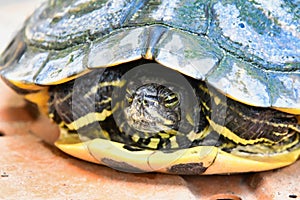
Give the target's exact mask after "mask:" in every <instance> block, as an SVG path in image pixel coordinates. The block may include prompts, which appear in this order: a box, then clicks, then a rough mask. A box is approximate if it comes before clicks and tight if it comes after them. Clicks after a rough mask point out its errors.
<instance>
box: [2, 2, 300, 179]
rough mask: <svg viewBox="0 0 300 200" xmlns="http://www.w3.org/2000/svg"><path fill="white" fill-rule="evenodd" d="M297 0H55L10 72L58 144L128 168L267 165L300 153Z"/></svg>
mask: <svg viewBox="0 0 300 200" xmlns="http://www.w3.org/2000/svg"><path fill="white" fill-rule="evenodd" d="M299 27H300V15H299V4H298V3H297V1H281V0H276V1H272V3H270V1H261V0H254V1H247V0H240V1H231V0H226V1H225V0H224V1H221V0H212V1H207V0H205V1H204V0H160V1H155V0H126V1H125V0H49V1H46V2H44V3H42V4H41V6H40V7H39V8H37V9H36V10H35V12H34V13H33V14H32V15H31V16H30V17H29V18H28V19H27V20H26V21H25V23H24V26H23V27H22V28H21V30H20V31H19V32H18V33H17V34H16V35H15V37H14V38H13V39H12V41H11V42H10V43H9V45H8V47H7V48H6V50H4V52H3V53H2V55H1V59H0V68H1V72H0V73H1V77H2V78H3V80H4V81H5V82H6V83H7V84H8V85H9V86H10V87H11V88H13V89H14V90H15V91H16V92H17V93H18V94H20V95H22V96H24V98H25V99H26V100H27V101H28V102H30V103H31V104H34V105H35V106H36V107H37V108H38V110H39V112H40V114H41V115H47V116H48V117H49V118H50V120H51V121H52V122H53V123H55V124H57V125H58V126H59V128H60V137H59V139H58V140H57V141H56V142H55V145H56V146H57V147H58V148H59V149H61V150H62V151H64V152H66V153H67V154H70V155H72V156H74V157H77V158H80V159H83V160H86V161H90V162H94V163H98V164H101V165H106V166H108V167H111V168H113V169H116V170H121V171H125V172H130V173H147V172H161V173H169V174H185V175H202V174H204V175H205V174H231V173H242V172H256V171H265V170H270V169H276V168H280V167H284V166H287V165H290V164H292V163H294V162H295V161H296V160H297V159H298V157H299V154H300V139H299V138H300V51H299V49H300V48H299V47H300V31H299Z"/></svg>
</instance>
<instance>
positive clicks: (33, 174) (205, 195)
mask: <svg viewBox="0 0 300 200" xmlns="http://www.w3.org/2000/svg"><path fill="white" fill-rule="evenodd" d="M16 2H18V4H17V7H14V6H13V2H11V3H10V4H9V5H7V6H2V5H1V6H0V13H3V12H4V13H8V14H11V15H12V16H15V17H16V16H22V15H23V16H25V14H24V12H25V11H24V12H23V14H22V10H27V11H26V12H28V10H30V9H32V6H33V5H35V3H32V2H33V1H32V0H30V1H29V0H22V1H16ZM27 2H31V3H30V4H27ZM30 6H31V7H30ZM8 8H9V9H12V8H15V9H14V10H11V12H9V11H8ZM20 8H22V9H20ZM18 9H20V10H18ZM4 10H5V11H4ZM2 11H3V12H2ZM0 16H1V14H0ZM16 18H17V17H16ZM16 24H17V23H16ZM4 25H5V24H4ZM4 25H3V21H0V35H4V33H3V32H4V31H8V32H7V34H8V33H9V34H10V30H8V29H9V28H5V27H6V25H5V26H4ZM10 28H11V29H12V27H10ZM11 31H13V30H11ZM0 38H1V37H0ZM2 43H3V42H1V43H0V44H2ZM4 43H7V41H5V42H4ZM0 87H1V96H0V132H3V133H4V136H2V137H0V152H1V154H0V163H1V165H0V188H1V192H0V199H121V198H122V199H243V200H244V199H278V200H279V199H291V200H292V199H300V161H297V162H296V163H295V164H294V165H291V166H289V167H286V168H283V169H279V170H273V171H269V172H262V173H251V174H237V175H222V176H221V175H220V176H174V175H165V174H156V173H152V174H127V173H122V172H117V171H115V170H113V169H109V168H107V167H103V166H99V165H95V164H92V163H88V162H84V161H81V160H78V159H75V158H72V157H70V156H68V155H66V154H64V153H62V152H61V151H59V150H58V149H57V148H55V147H54V146H52V145H49V144H48V143H53V141H54V140H55V139H56V137H57V127H56V126H54V125H52V124H51V123H50V122H49V121H48V120H47V118H45V117H39V118H38V119H34V118H33V117H32V116H31V115H30V114H29V113H28V110H27V109H26V107H25V104H24V102H23V101H22V99H21V98H19V97H18V96H16V95H15V94H14V93H12V91H11V90H10V89H8V88H7V87H6V86H5V85H3V83H2V82H0ZM0 135H1V133H0ZM41 138H43V139H44V140H46V141H47V142H48V143H46V142H44V141H43V140H42V139H41Z"/></svg>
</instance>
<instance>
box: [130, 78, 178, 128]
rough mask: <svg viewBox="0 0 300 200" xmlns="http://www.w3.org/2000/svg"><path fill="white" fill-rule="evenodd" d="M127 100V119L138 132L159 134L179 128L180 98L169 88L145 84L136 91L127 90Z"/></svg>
mask: <svg viewBox="0 0 300 200" xmlns="http://www.w3.org/2000/svg"><path fill="white" fill-rule="evenodd" d="M126 99H127V106H126V108H125V109H124V112H125V117H126V119H127V121H128V124H129V125H130V126H131V127H132V128H134V129H136V130H137V131H142V132H148V133H157V132H160V131H168V130H171V129H172V130H175V129H177V127H178V126H179V121H180V102H179V97H178V95H177V94H176V93H174V92H172V91H171V90H170V89H168V88H167V87H165V86H163V85H159V84H155V83H149V84H145V85H142V86H140V87H139V88H137V89H136V90H135V91H130V90H127V94H126Z"/></svg>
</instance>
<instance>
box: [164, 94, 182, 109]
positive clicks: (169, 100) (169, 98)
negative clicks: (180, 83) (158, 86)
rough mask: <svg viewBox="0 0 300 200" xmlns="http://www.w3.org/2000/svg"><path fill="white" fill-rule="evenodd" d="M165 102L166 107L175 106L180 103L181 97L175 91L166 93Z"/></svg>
mask: <svg viewBox="0 0 300 200" xmlns="http://www.w3.org/2000/svg"><path fill="white" fill-rule="evenodd" d="M163 102H164V105H165V107H166V108H174V107H176V106H177V105H178V104H179V99H178V97H177V95H176V94H175V93H172V94H168V95H166V96H165V97H164V100H163Z"/></svg>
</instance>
